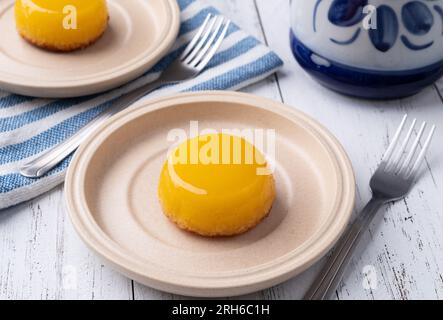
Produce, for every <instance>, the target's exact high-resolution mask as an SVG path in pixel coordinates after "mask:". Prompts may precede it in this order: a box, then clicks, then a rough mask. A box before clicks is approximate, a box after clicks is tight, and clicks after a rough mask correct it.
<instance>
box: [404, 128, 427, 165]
mask: <svg viewBox="0 0 443 320" xmlns="http://www.w3.org/2000/svg"><path fill="white" fill-rule="evenodd" d="M425 129H426V122H423V124H422V125H421V127H420V131H419V132H418V134H417V137H416V138H415V141H414V144H413V145H412V147H411V151H410V152H409V154H408V156H407V157H406V159H405V161H404V162H403V166H402V167H401V169H400V170H399V172H398V173H400V174H406V172H407V171H408V170H409V166H410V165H411V162H412V159H413V158H414V155H415V153H416V152H417V149H418V145H419V144H420V140H421V138H422V137H423V133H424V132H425Z"/></svg>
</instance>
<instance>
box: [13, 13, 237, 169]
mask: <svg viewBox="0 0 443 320" xmlns="http://www.w3.org/2000/svg"><path fill="white" fill-rule="evenodd" d="M230 24H231V21H230V20H227V19H225V18H224V17H222V16H215V17H214V16H212V15H211V14H209V15H208V16H207V17H206V19H205V21H204V22H203V24H202V26H201V27H200V29H199V30H198V31H197V33H196V35H195V36H194V37H193V39H192V40H191V42H190V43H189V45H188V46H187V47H186V49H185V50H184V52H183V53H182V55H181V56H180V57H179V58H178V59H176V60H175V61H174V62H173V63H172V64H171V65H170V66H169V67H168V68H167V69H166V70H165V71H164V72H163V73H162V75H161V76H160V78H159V79H157V80H156V81H154V82H153V83H148V84H145V85H143V86H141V87H140V88H138V89H135V90H134V91H131V92H129V93H126V94H124V95H122V96H121V97H119V98H117V99H116V100H114V101H113V102H112V105H111V107H110V108H109V109H107V110H106V111H104V112H103V113H102V114H100V115H99V116H98V117H97V118H95V119H94V120H93V121H91V122H90V123H88V124H87V125H86V126H85V127H83V128H82V129H81V130H80V131H78V132H77V133H75V134H74V135H73V136H71V137H70V138H68V139H67V140H66V141H64V142H62V143H61V144H59V145H57V146H56V147H54V148H52V149H50V150H48V151H47V152H45V153H43V154H42V155H40V156H39V157H37V158H36V159H34V160H32V161H31V162H29V163H27V164H25V165H24V166H23V167H22V168H21V169H20V174H21V175H23V176H25V177H28V178H39V177H41V176H43V175H45V174H46V173H47V172H48V171H49V170H51V169H53V168H54V167H56V166H57V165H58V164H59V163H60V162H62V161H63V160H64V159H65V158H66V157H68V156H69V155H70V154H71V153H72V152H74V151H75V150H76V149H77V148H78V147H79V145H80V144H81V143H82V142H83V141H84V140H86V138H88V137H89V136H90V135H91V133H92V132H93V131H95V130H96V129H97V127H98V126H100V125H101V124H102V123H103V122H104V121H105V120H107V119H108V118H110V117H111V116H113V115H114V114H116V113H118V112H119V111H121V110H123V109H125V108H127V107H129V106H130V105H131V104H133V103H134V102H136V101H137V100H139V99H140V98H142V97H143V96H145V95H147V94H148V93H150V92H152V91H154V90H155V89H158V88H159V87H161V86H164V85H168V84H173V83H178V82H182V81H184V80H188V79H192V78H194V77H196V76H197V75H198V74H199V73H200V72H202V71H203V69H204V68H205V67H206V66H207V65H208V63H209V62H210V61H211V59H212V58H213V57H214V55H215V54H216V52H217V50H218V49H219V48H220V46H221V44H222V42H223V40H224V38H225V37H226V34H227V32H228V28H229V26H230Z"/></svg>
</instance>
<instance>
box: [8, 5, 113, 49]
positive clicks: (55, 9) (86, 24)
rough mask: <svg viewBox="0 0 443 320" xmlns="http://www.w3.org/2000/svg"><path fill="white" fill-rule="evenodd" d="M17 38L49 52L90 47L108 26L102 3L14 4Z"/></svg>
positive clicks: (106, 13) (105, 8)
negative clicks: (18, 35) (21, 38)
mask: <svg viewBox="0 0 443 320" xmlns="http://www.w3.org/2000/svg"><path fill="white" fill-rule="evenodd" d="M15 20H16V26H17V30H18V32H19V33H20V35H21V36H22V37H23V38H24V39H26V40H27V41H29V42H30V43H32V44H34V45H36V46H38V47H41V48H44V49H48V50H53V51H65V52H67V51H73V50H77V49H81V48H85V47H87V46H89V45H91V44H92V43H94V42H95V41H96V40H97V39H98V38H100V37H101V35H102V34H103V33H104V32H105V30H106V28H107V25H108V9H107V5H106V0H16V2H15Z"/></svg>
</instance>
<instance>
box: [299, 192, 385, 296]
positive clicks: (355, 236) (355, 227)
mask: <svg viewBox="0 0 443 320" xmlns="http://www.w3.org/2000/svg"><path fill="white" fill-rule="evenodd" d="M385 202H386V201H385V200H384V199H379V198H375V197H373V198H372V199H371V201H369V203H368V204H367V205H366V207H365V208H364V209H363V211H362V212H361V214H359V215H358V217H357V218H356V219H355V221H354V222H353V224H352V225H351V226H350V227H349V228H348V229H347V230H346V232H345V233H344V234H343V236H342V237H341V238H340V240H339V242H338V244H337V246H336V248H335V249H334V251H333V253H332V255H331V257H330V258H329V259H328V260H327V262H326V265H325V266H324V268H323V269H322V271H321V272H320V274H319V275H318V276H317V278H316V280H315V281H314V283H313V285H312V286H311V288H310V289H309V290H308V292H307V293H306V295H305V296H304V298H303V299H304V300H326V299H328V298H329V297H331V296H332V294H333V293H334V291H335V290H336V289H337V287H338V285H339V283H340V281H341V279H342V276H343V273H344V271H345V269H346V267H347V266H348V264H349V261H350V260H351V257H352V254H353V252H354V250H355V248H356V246H357V244H358V243H359V241H360V239H361V236H362V234H363V232H364V231H365V230H366V229H367V228H368V227H369V224H370V223H371V221H372V220H373V219H374V217H375V216H376V214H377V212H378V211H379V210H380V208H381V207H382V206H383V205H384V204H385Z"/></svg>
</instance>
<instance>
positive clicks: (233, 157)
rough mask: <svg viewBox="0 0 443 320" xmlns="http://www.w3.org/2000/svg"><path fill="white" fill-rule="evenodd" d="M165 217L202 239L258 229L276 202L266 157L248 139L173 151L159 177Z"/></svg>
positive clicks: (216, 139) (196, 142) (202, 142)
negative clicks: (200, 236)
mask: <svg viewBox="0 0 443 320" xmlns="http://www.w3.org/2000/svg"><path fill="white" fill-rule="evenodd" d="M158 194H159V198H160V202H161V205H162V209H163V212H164V213H165V214H166V216H168V217H169V218H170V219H171V220H172V221H173V222H175V223H176V224H177V225H178V226H179V227H180V228H182V229H185V230H188V231H192V232H194V233H197V234H200V235H203V236H210V237H214V236H232V235H237V234H241V233H244V232H246V231H248V230H249V229H251V228H253V227H254V226H256V225H257V224H258V223H260V221H262V220H263V219H264V218H265V217H266V216H267V215H268V214H269V212H270V210H271V207H272V203H273V201H274V199H275V184H274V178H273V175H272V174H271V172H270V171H269V168H268V164H267V162H266V160H265V158H264V156H263V154H262V153H261V152H260V151H258V150H257V149H256V148H255V147H254V146H253V145H252V144H250V143H249V142H247V141H246V140H245V139H243V138H240V137H236V136H231V135H225V134H210V135H204V136H199V137H196V138H193V139H190V140H188V141H186V142H184V143H182V144H181V145H179V146H178V147H177V148H176V149H175V150H173V151H172V152H171V153H170V155H169V156H168V159H167V161H166V163H165V164H164V167H163V170H162V172H161V176H160V182H159V188H158Z"/></svg>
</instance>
